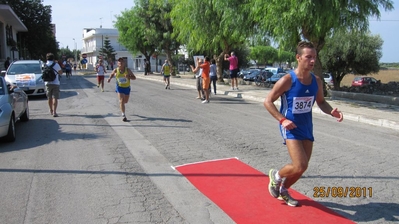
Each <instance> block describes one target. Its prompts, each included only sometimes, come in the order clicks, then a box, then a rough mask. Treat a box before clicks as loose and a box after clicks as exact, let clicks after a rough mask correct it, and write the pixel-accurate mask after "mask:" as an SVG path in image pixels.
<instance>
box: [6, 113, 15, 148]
mask: <svg viewBox="0 0 399 224" xmlns="http://www.w3.org/2000/svg"><path fill="white" fill-rule="evenodd" d="M15 137H16V136H15V118H14V116H11V118H10V123H9V124H8V132H7V135H6V136H5V137H4V141H6V142H13V141H15Z"/></svg>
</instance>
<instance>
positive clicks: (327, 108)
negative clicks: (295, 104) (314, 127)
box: [316, 76, 344, 122]
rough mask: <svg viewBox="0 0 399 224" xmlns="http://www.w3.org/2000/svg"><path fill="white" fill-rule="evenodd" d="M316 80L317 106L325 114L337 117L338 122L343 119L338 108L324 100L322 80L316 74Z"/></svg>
mask: <svg viewBox="0 0 399 224" xmlns="http://www.w3.org/2000/svg"><path fill="white" fill-rule="evenodd" d="M316 80H317V85H318V87H319V88H318V91H317V95H316V103H317V106H319V108H320V110H321V111H323V112H324V113H326V114H330V115H331V116H333V117H335V118H337V121H338V122H341V121H342V120H343V119H344V116H343V114H342V112H341V111H339V110H338V108H334V109H333V108H332V107H331V105H330V104H329V103H328V102H327V101H326V99H325V98H324V93H323V82H322V81H321V79H320V78H319V77H318V76H316Z"/></svg>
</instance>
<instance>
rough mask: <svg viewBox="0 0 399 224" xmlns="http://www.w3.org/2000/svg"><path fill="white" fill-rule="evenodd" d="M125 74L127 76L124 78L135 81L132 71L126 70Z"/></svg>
mask: <svg viewBox="0 0 399 224" xmlns="http://www.w3.org/2000/svg"><path fill="white" fill-rule="evenodd" d="M127 72H128V74H127V77H126V78H129V79H131V80H136V76H135V75H134V74H133V72H132V70H130V69H127Z"/></svg>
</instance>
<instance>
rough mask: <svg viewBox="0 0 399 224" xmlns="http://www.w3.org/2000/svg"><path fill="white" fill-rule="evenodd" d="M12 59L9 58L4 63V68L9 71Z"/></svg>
mask: <svg viewBox="0 0 399 224" xmlns="http://www.w3.org/2000/svg"><path fill="white" fill-rule="evenodd" d="M10 63H11V62H10V57H7V60H6V61H5V62H4V68H5V69H6V70H7V69H8V66H10Z"/></svg>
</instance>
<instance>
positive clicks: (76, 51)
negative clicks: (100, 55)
mask: <svg viewBox="0 0 399 224" xmlns="http://www.w3.org/2000/svg"><path fill="white" fill-rule="evenodd" d="M73 42H75V64H78V63H77V60H78V59H77V53H78V50H77V49H76V41H75V38H73Z"/></svg>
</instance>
